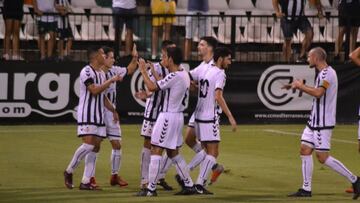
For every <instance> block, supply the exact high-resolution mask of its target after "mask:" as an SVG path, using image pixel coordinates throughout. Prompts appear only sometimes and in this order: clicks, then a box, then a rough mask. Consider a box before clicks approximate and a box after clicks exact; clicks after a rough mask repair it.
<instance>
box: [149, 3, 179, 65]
mask: <svg viewBox="0 0 360 203" xmlns="http://www.w3.org/2000/svg"><path fill="white" fill-rule="evenodd" d="M175 12H176V3H175V1H174V0H151V14H153V15H160V14H167V15H175ZM174 22H175V17H153V19H152V41H151V42H152V43H151V58H152V59H155V58H156V57H157V56H156V54H157V53H158V45H159V38H158V36H159V28H160V27H161V26H163V35H162V40H170V33H171V25H172V24H173V23H174Z"/></svg>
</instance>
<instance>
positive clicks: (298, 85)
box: [283, 47, 360, 199]
mask: <svg viewBox="0 0 360 203" xmlns="http://www.w3.org/2000/svg"><path fill="white" fill-rule="evenodd" d="M308 62H309V66H310V68H316V69H317V70H318V71H319V73H318V75H317V77H316V81H315V87H310V86H307V85H305V84H304V83H303V82H302V80H295V81H294V82H292V83H291V84H288V85H285V86H284V87H283V88H287V89H290V88H291V89H293V90H299V91H303V92H305V93H307V94H309V95H311V96H313V97H314V99H313V104H312V109H311V115H310V118H309V120H308V122H307V126H306V127H305V129H304V131H303V134H302V136H301V147H300V155H301V160H302V175H303V185H302V187H301V188H300V189H299V190H298V191H297V192H295V193H292V194H289V195H288V196H289V197H311V195H312V194H311V181H312V173H313V159H312V153H313V151H314V150H315V153H316V157H317V159H318V160H319V162H320V163H322V164H325V165H326V166H328V167H329V168H331V169H332V170H334V171H335V172H337V173H338V174H340V175H342V176H344V177H346V178H347V179H348V180H349V181H350V182H351V183H352V186H353V188H354V196H353V199H357V198H358V197H359V195H360V179H359V177H357V176H355V175H354V174H353V173H352V172H351V171H349V170H348V169H347V168H346V167H345V166H344V164H342V163H341V162H340V161H339V160H337V159H335V158H334V157H332V156H331V155H330V140H331V135H332V129H333V128H334V127H335V119H336V100H337V89H338V79H337V75H336V72H335V70H334V69H333V68H332V67H331V66H329V65H328V64H327V63H326V52H325V50H324V49H322V48H320V47H316V48H313V49H311V50H310V52H309V55H308Z"/></svg>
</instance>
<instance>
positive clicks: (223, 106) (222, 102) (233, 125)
mask: <svg viewBox="0 0 360 203" xmlns="http://www.w3.org/2000/svg"><path fill="white" fill-rule="evenodd" d="M215 100H216V102H217V103H218V104H219V106H220V107H221V109H222V110H223V111H224V113H225V115H226V116H227V117H228V119H229V122H230V124H231V128H232V131H233V132H235V131H236V128H237V124H236V121H235V119H234V116H233V115H232V113H231V111H230V109H229V107H228V105H227V104H226V101H225V99H224V97H223V91H222V89H216V90H215Z"/></svg>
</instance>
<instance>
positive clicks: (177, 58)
mask: <svg viewBox="0 0 360 203" xmlns="http://www.w3.org/2000/svg"><path fill="white" fill-rule="evenodd" d="M166 52H167V56H168V58H172V60H173V62H174V64H176V65H180V64H181V62H182V61H183V55H182V51H181V49H180V48H179V47H169V48H167V49H166Z"/></svg>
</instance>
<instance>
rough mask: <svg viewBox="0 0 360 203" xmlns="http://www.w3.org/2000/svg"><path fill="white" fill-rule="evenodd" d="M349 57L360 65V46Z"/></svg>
mask: <svg viewBox="0 0 360 203" xmlns="http://www.w3.org/2000/svg"><path fill="white" fill-rule="evenodd" d="M349 57H350V59H351V61H353V62H354V63H355V64H356V65H358V66H360V47H358V48H357V49H355V50H354V51H353V52H351V53H350V56H349ZM359 112H360V111H359ZM359 142H360V130H359ZM359 152H360V144H359Z"/></svg>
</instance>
